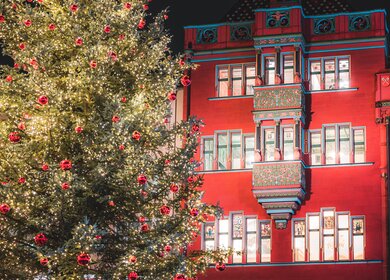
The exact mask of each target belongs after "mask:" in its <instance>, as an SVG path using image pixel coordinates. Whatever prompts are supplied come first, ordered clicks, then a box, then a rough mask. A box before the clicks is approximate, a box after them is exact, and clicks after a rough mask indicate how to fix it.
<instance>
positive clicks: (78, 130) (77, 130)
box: [74, 126, 84, 134]
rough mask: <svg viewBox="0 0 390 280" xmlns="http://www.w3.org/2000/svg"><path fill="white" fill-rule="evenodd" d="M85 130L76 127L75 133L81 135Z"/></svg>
mask: <svg viewBox="0 0 390 280" xmlns="http://www.w3.org/2000/svg"><path fill="white" fill-rule="evenodd" d="M83 130H84V129H83V128H82V127H81V126H76V127H75V129H74V131H76V133H78V134H80V133H81V132H83Z"/></svg>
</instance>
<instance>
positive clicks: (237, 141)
mask: <svg viewBox="0 0 390 280" xmlns="http://www.w3.org/2000/svg"><path fill="white" fill-rule="evenodd" d="M231 139H232V141H231V143H232V147H231V153H232V169H240V168H241V133H232V134H231Z"/></svg>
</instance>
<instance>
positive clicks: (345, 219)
mask: <svg viewBox="0 0 390 280" xmlns="http://www.w3.org/2000/svg"><path fill="white" fill-rule="evenodd" d="M337 223H338V228H340V229H343V228H349V216H348V215H338V220H337Z"/></svg>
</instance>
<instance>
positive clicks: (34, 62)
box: [30, 58, 39, 70]
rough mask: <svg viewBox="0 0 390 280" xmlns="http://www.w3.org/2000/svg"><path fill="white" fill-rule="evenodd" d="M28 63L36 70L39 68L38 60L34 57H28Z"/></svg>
mask: <svg viewBox="0 0 390 280" xmlns="http://www.w3.org/2000/svg"><path fill="white" fill-rule="evenodd" d="M30 65H31V66H32V67H33V68H34V69H35V70H37V69H38V68H39V65H38V61H37V60H36V59H35V58H32V59H30Z"/></svg>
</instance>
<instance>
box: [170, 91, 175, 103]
mask: <svg viewBox="0 0 390 280" xmlns="http://www.w3.org/2000/svg"><path fill="white" fill-rule="evenodd" d="M168 100H170V101H175V100H176V92H173V91H171V92H170V93H168Z"/></svg>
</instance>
